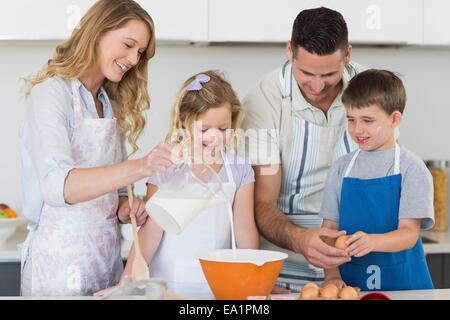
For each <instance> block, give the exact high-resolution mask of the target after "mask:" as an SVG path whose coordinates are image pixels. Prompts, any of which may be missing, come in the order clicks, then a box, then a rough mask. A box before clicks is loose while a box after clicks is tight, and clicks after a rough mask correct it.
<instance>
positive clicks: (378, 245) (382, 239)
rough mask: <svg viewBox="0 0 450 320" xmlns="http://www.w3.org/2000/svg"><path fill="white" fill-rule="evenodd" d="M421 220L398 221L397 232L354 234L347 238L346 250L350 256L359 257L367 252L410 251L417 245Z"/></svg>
mask: <svg viewBox="0 0 450 320" xmlns="http://www.w3.org/2000/svg"><path fill="white" fill-rule="evenodd" d="M420 224H421V219H400V220H399V222H398V228H397V230H394V231H391V232H387V233H381V234H377V233H372V234H366V233H364V232H360V231H358V232H356V233H355V234H353V235H351V236H350V238H349V242H350V243H351V244H350V246H349V247H348V248H347V249H346V250H347V251H348V252H349V254H350V255H351V256H355V257H361V256H363V255H366V254H367V253H369V252H372V251H374V252H399V251H403V250H407V249H411V248H412V247H414V246H415V244H416V243H417V239H418V238H419V233H420Z"/></svg>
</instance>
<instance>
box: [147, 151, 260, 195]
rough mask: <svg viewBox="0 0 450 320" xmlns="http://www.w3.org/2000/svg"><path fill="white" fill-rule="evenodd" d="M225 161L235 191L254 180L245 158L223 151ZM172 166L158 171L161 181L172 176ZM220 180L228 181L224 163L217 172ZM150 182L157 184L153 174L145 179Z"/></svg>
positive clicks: (251, 169) (253, 174) (248, 162)
mask: <svg viewBox="0 0 450 320" xmlns="http://www.w3.org/2000/svg"><path fill="white" fill-rule="evenodd" d="M224 154H225V157H226V158H227V162H228V164H229V165H230V169H231V172H232V174H233V179H234V183H235V184H236V191H237V190H238V189H239V188H242V187H243V186H245V185H247V184H249V183H252V182H255V173H254V171H253V168H252V166H251V164H250V161H249V160H248V159H247V158H243V157H240V156H238V155H236V154H235V153H234V152H229V151H228V152H227V151H225V152H224ZM173 169H174V166H171V167H169V168H168V169H167V170H166V171H165V172H163V173H160V178H161V182H162V183H164V182H165V181H167V179H169V178H170V177H171V176H172V172H173ZM218 175H219V177H220V179H221V181H222V182H229V181H228V176H227V169H226V168H225V163H224V164H223V165H222V168H220V171H219V173H218ZM148 183H151V184H153V185H155V186H157V185H158V180H157V179H156V177H155V176H151V177H150V178H149V179H148V180H147V184H148Z"/></svg>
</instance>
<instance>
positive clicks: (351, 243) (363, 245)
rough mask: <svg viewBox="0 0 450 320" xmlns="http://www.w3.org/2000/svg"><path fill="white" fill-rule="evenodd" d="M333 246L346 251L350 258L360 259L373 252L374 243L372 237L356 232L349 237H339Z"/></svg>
mask: <svg viewBox="0 0 450 320" xmlns="http://www.w3.org/2000/svg"><path fill="white" fill-rule="evenodd" d="M334 246H335V247H336V248H339V249H343V250H346V251H347V252H348V254H349V255H350V256H352V257H362V256H365V255H366V254H368V253H370V252H372V251H373V249H374V247H375V243H374V239H373V236H372V235H370V234H367V233H365V232H362V231H358V232H355V233H354V234H352V235H349V236H347V235H345V236H340V237H339V238H337V239H336V242H335V243H334Z"/></svg>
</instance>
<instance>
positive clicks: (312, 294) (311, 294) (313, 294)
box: [300, 287, 319, 300]
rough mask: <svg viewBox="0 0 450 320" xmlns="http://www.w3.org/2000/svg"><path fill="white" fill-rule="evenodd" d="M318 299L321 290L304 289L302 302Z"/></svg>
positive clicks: (301, 293)
mask: <svg viewBox="0 0 450 320" xmlns="http://www.w3.org/2000/svg"><path fill="white" fill-rule="evenodd" d="M318 297H319V288H314V287H308V288H302V291H301V292H300V299H301V300H308V299H317V298H318Z"/></svg>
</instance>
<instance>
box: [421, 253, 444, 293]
mask: <svg viewBox="0 0 450 320" xmlns="http://www.w3.org/2000/svg"><path fill="white" fill-rule="evenodd" d="M426 258H427V264H428V269H429V271H430V275H431V279H432V280H433V285H434V288H435V289H443V288H450V254H448V253H447V254H437V253H433V254H427V256H426Z"/></svg>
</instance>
